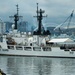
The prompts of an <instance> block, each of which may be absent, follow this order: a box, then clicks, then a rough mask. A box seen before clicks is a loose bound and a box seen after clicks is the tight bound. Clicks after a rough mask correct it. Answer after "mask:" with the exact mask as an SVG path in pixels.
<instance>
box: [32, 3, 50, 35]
mask: <svg viewBox="0 0 75 75" xmlns="http://www.w3.org/2000/svg"><path fill="white" fill-rule="evenodd" d="M36 13H37V16H34V17H37V21H38V30H37V31H34V33H33V34H34V35H45V34H46V35H47V33H49V31H47V32H46V31H45V30H44V31H45V32H43V34H42V33H41V31H42V30H41V27H42V19H43V17H47V16H43V13H45V11H44V10H42V9H40V10H38V3H37V11H36Z"/></svg>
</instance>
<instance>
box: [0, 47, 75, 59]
mask: <svg viewBox="0 0 75 75" xmlns="http://www.w3.org/2000/svg"><path fill="white" fill-rule="evenodd" d="M0 55H10V56H34V57H35V56H37V57H54V58H55V57H56V58H57V57H58V58H60V57H62V58H75V51H71V50H69V51H64V50H62V49H60V48H59V47H51V50H50V51H43V50H37V51H34V50H28V51H27V50H16V49H0Z"/></svg>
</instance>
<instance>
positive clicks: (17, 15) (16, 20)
mask: <svg viewBox="0 0 75 75" xmlns="http://www.w3.org/2000/svg"><path fill="white" fill-rule="evenodd" d="M16 7H17V13H16V14H15V15H14V16H9V17H10V18H14V22H15V23H14V24H15V27H14V29H17V22H18V21H19V18H21V17H22V16H19V8H18V4H17V5H16Z"/></svg>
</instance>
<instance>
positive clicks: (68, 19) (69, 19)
mask: <svg viewBox="0 0 75 75" xmlns="http://www.w3.org/2000/svg"><path fill="white" fill-rule="evenodd" d="M73 13H74V10H73V11H72V13H71V15H70V16H69V17H68V18H67V19H66V20H65V21H64V22H63V23H62V24H60V25H58V26H57V27H56V28H54V30H56V29H59V31H60V32H62V30H61V28H60V27H61V26H63V25H64V23H65V22H67V21H69V22H68V25H67V30H68V28H69V25H70V23H71V20H72V18H73Z"/></svg>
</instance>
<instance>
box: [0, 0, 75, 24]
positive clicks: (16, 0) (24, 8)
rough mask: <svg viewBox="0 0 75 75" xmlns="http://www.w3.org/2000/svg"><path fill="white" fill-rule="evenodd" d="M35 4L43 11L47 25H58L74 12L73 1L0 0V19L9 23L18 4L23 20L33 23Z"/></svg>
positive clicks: (74, 0)
mask: <svg viewBox="0 0 75 75" xmlns="http://www.w3.org/2000/svg"><path fill="white" fill-rule="evenodd" d="M36 3H39V8H42V9H43V10H45V13H44V14H43V15H48V17H47V18H45V19H44V21H45V22H48V23H58V24H60V23H62V22H64V20H65V19H66V18H67V17H68V16H69V15H70V14H71V12H72V10H75V0H0V18H1V19H2V20H3V21H10V19H9V16H11V15H12V16H13V15H14V13H16V6H15V5H16V4H18V5H19V13H20V15H22V16H23V20H26V21H34V20H33V19H34V18H33V16H35V15H36ZM74 13H75V12H74Z"/></svg>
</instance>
